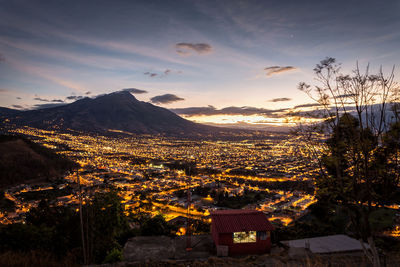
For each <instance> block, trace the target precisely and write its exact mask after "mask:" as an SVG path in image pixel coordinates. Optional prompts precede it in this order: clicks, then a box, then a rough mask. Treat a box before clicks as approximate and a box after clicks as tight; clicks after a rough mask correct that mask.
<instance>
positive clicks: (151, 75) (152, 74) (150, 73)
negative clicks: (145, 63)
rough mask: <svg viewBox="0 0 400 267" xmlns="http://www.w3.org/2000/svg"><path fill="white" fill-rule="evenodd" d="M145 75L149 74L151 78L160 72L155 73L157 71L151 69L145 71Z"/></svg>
mask: <svg viewBox="0 0 400 267" xmlns="http://www.w3.org/2000/svg"><path fill="white" fill-rule="evenodd" d="M143 74H144V75H147V76H149V77H150V78H153V77H156V76H158V73H155V72H149V71H146V72H145V73H143Z"/></svg>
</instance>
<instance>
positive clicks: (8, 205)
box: [0, 191, 15, 212]
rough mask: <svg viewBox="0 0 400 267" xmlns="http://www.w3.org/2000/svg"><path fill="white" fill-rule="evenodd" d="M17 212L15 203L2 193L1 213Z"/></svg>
mask: <svg viewBox="0 0 400 267" xmlns="http://www.w3.org/2000/svg"><path fill="white" fill-rule="evenodd" d="M14 210H15V203H14V202H13V201H11V200H9V199H8V198H6V197H5V196H4V192H3V191H0V212H12V211H14Z"/></svg>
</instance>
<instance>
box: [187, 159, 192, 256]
mask: <svg viewBox="0 0 400 267" xmlns="http://www.w3.org/2000/svg"><path fill="white" fill-rule="evenodd" d="M188 174H189V181H188V189H187V214H186V251H191V250H192V236H191V235H192V233H191V229H190V205H191V202H192V194H191V192H190V187H191V185H192V176H191V173H190V166H189V173H188Z"/></svg>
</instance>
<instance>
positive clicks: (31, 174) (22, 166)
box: [0, 135, 77, 187]
mask: <svg viewBox="0 0 400 267" xmlns="http://www.w3.org/2000/svg"><path fill="white" fill-rule="evenodd" d="M76 167H77V164H76V163H75V162H73V161H71V160H69V159H67V158H65V157H62V156H60V155H58V154H56V153H54V152H53V151H52V150H50V149H48V148H46V147H44V146H42V145H39V144H36V143H34V142H32V141H30V140H27V139H25V138H23V137H18V136H10V135H0V187H3V186H8V185H13V184H19V183H24V182H27V181H31V180H38V181H39V180H47V179H52V178H56V177H58V176H60V175H62V174H64V173H65V172H66V171H67V170H70V169H74V168H76Z"/></svg>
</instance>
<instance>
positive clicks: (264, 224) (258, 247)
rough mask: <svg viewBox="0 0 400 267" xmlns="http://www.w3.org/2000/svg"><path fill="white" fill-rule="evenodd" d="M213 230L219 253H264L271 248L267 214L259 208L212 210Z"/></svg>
mask: <svg viewBox="0 0 400 267" xmlns="http://www.w3.org/2000/svg"><path fill="white" fill-rule="evenodd" d="M211 220H212V221H211V234H212V238H213V240H214V243H215V246H216V248H217V255H219V256H228V255H238V254H263V253H268V252H269V251H270V249H271V231H272V230H274V227H273V226H272V224H271V223H270V222H269V221H268V219H267V217H266V215H265V214H264V213H263V212H261V211H257V210H217V211H213V212H212V213H211Z"/></svg>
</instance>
